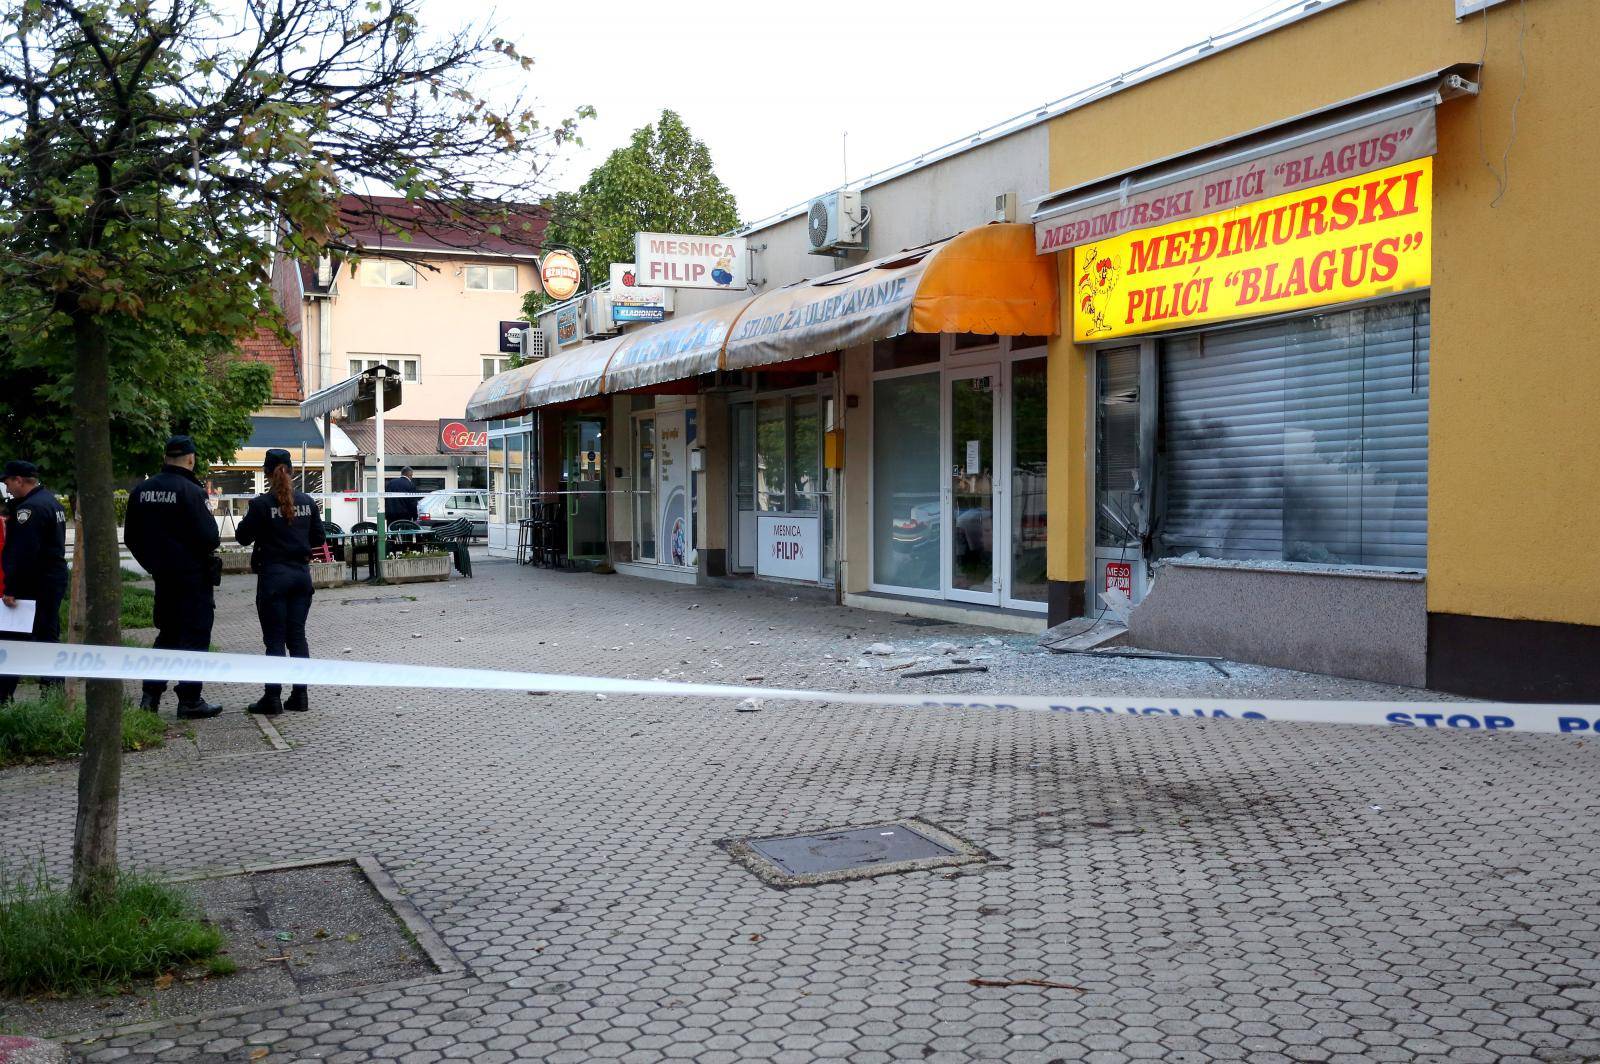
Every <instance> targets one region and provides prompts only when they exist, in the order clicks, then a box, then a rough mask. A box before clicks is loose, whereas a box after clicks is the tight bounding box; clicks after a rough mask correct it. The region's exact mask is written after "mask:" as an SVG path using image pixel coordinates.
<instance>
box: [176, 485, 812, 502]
mask: <svg viewBox="0 0 1600 1064" xmlns="http://www.w3.org/2000/svg"><path fill="white" fill-rule="evenodd" d="M296 490H299V489H296ZM440 491H443V492H445V493H446V494H449V495H485V496H487V495H504V496H507V497H510V498H523V499H532V500H534V501H538V500H539V499H542V498H544V497H546V496H553V495H584V496H590V495H650V494H653V493H652V492H650V491H649V490H641V489H638V488H614V489H608V490H605V491H601V490H598V489H597V490H595V491H489V490H487V489H485V488H461V489H459V490H457V491H450V490H448V489H444V488H441V489H440ZM440 491H382V492H380V491H302V492H300V494H302V495H309V496H311V497H312V498H313V499H337V500H340V501H342V502H355V501H356V500H357V499H426V498H427V497H428V496H430V495H438V494H439V493H440ZM796 494H800V495H805V494H812V495H815V494H817V493H816V492H797V493H796ZM260 497H261V495H260V494H253V495H243V494H237V493H234V494H226V495H224V494H221V493H219V494H216V495H207V496H206V499H207V500H208V501H210V502H250V501H252V500H254V499H259V498H260Z"/></svg>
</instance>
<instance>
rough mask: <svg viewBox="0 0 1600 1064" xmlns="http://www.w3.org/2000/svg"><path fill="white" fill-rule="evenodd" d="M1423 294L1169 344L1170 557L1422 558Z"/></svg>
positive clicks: (1394, 563) (1164, 456)
mask: <svg viewBox="0 0 1600 1064" xmlns="http://www.w3.org/2000/svg"><path fill="white" fill-rule="evenodd" d="M1428 348H1429V303H1428V301H1427V300H1410V301H1406V302H1398V303H1387V304H1380V305H1376V306H1371V307H1363V308H1359V309H1356V310H1350V311H1343V312H1339V313H1333V314H1317V315H1311V316H1307V317H1302V318H1295V319H1289V320H1286V321H1279V322H1271V323H1266V324H1261V325H1254V326H1250V327H1245V328H1235V329H1226V330H1219V331H1216V332H1211V333H1201V334H1198V335H1194V336H1184V337H1178V338H1173V339H1170V340H1164V341H1162V342H1161V344H1160V348H1159V350H1160V363H1161V406H1162V410H1161V430H1160V443H1159V446H1160V451H1159V455H1160V459H1159V460H1160V468H1161V470H1162V474H1163V475H1162V480H1161V484H1160V485H1159V493H1160V494H1161V496H1162V497H1163V500H1164V505H1163V507H1162V510H1161V518H1160V520H1159V522H1158V523H1157V525H1156V528H1155V530H1154V531H1155V536H1156V540H1157V546H1158V549H1159V552H1160V554H1161V555H1163V556H1166V557H1181V556H1183V555H1187V554H1196V555H1200V556H1203V557H1213V558H1234V559H1248V560H1268V561H1286V562H1312V563H1323V564H1334V565H1362V566H1382V567H1399V568H1407V569H1422V568H1424V567H1425V566H1426V563H1427V523H1428V522H1427V516H1428V513H1427V499H1428Z"/></svg>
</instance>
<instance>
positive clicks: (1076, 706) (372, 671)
mask: <svg viewBox="0 0 1600 1064" xmlns="http://www.w3.org/2000/svg"><path fill="white" fill-rule="evenodd" d="M0 672H4V673H8V674H12V675H21V676H43V677H62V678H67V677H77V678H81V679H108V680H112V679H120V680H146V679H148V680H169V681H173V680H205V681H208V682H213V683H275V684H311V685H317V686H325V687H326V686H346V687H434V688H439V687H443V688H449V689H454V690H482V691H495V690H499V691H529V690H537V691H549V692H552V693H555V692H561V693H571V694H617V695H648V696H654V697H671V698H721V699H758V700H761V701H796V702H827V703H834V704H837V705H861V706H899V707H907V708H914V709H930V710H938V709H948V710H997V711H1006V710H1010V711H1018V712H1035V713H1078V714H1085V715H1111V716H1135V717H1153V718H1162V719H1189V720H1250V721H1283V722H1293V723H1301V724H1360V725H1373V726H1380V727H1384V726H1386V727H1399V728H1432V729H1438V730H1445V731H1477V732H1506V731H1521V732H1544V733H1552V734H1582V733H1600V706H1584V705H1531V704H1525V703H1512V702H1451V703H1438V702H1434V703H1430V702H1399V701H1386V702H1346V701H1317V700H1257V699H1225V698H1224V699H1201V698H1170V697H1166V696H1162V697H1155V698H1152V697H1143V696H1127V695H1109V696H1108V695H1098V694H1090V693H1083V694H1078V693H1074V694H1060V695H999V694H983V695H980V696H973V695H966V694H956V695H951V694H930V693H909V692H908V693H899V692H882V693H872V692H861V691H811V690H801V689H786V688H771V687H741V686H737V685H732V684H728V685H724V684H702V683H676V682H668V681H663V680H631V679H616V678H612V677H604V676H573V675H568V674H564V673H543V672H513V671H509V670H501V669H463V668H447V667H443V666H432V665H403V664H394V663H390V662H365V661H328V660H324V659H321V658H269V657H262V656H260V655H256V654H211V653H203V652H199V651H181V650H162V651H140V650H130V649H127V648H124V647H100V646H76V645H60V644H50V643H28V642H15V641H6V640H0Z"/></svg>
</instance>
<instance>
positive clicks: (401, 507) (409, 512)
mask: <svg viewBox="0 0 1600 1064" xmlns="http://www.w3.org/2000/svg"><path fill="white" fill-rule="evenodd" d="M383 490H384V491H386V492H388V493H389V497H388V498H387V499H385V500H383V516H384V517H386V518H388V519H389V520H390V521H402V520H403V521H415V520H416V519H417V502H418V500H417V499H416V498H415V496H416V494H417V482H416V481H414V480H412V479H411V467H410V466H406V467H405V468H404V469H402V470H400V475H399V476H397V477H390V478H389V479H388V481H387V482H385V483H384V485H383ZM397 494H398V495H409V496H412V498H401V499H397V498H395V495H397Z"/></svg>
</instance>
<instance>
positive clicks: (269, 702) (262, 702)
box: [244, 695, 283, 717]
mask: <svg viewBox="0 0 1600 1064" xmlns="http://www.w3.org/2000/svg"><path fill="white" fill-rule="evenodd" d="M244 711H245V712H246V713H259V714H260V715H261V716H263V717H276V716H277V715H278V714H279V713H282V712H283V701H282V699H280V698H279V697H278V696H277V695H262V696H261V697H260V698H258V699H256V700H255V701H254V702H251V703H250V704H249V705H248V706H245V707H244Z"/></svg>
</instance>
